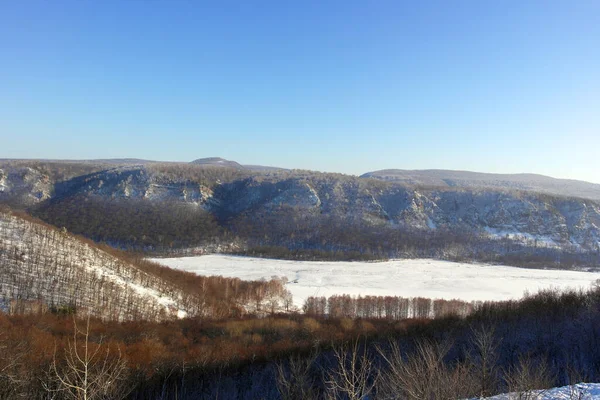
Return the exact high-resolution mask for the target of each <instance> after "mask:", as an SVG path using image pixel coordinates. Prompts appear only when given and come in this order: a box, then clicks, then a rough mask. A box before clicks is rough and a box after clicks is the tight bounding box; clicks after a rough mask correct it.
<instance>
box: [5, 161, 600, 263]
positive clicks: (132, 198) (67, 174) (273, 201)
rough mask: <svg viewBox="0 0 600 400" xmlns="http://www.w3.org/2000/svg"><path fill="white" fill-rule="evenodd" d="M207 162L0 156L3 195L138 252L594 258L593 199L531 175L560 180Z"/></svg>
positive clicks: (596, 225) (596, 206) (598, 243)
mask: <svg viewBox="0 0 600 400" xmlns="http://www.w3.org/2000/svg"><path fill="white" fill-rule="evenodd" d="M214 162H216V163H218V162H219V160H218V159H213V161H210V162H209V163H208V164H192V163H149V164H143V165H118V166H114V165H109V166H107V165H96V166H91V165H88V164H83V165H78V164H68V168H67V167H65V164H62V163H42V162H39V163H37V164H32V163H28V164H23V163H21V164H14V163H8V164H2V163H0V185H1V186H0V202H3V203H8V204H11V205H13V206H15V205H16V206H19V207H21V208H25V209H27V210H29V212H31V213H33V214H34V215H36V216H37V217H39V218H41V219H43V220H44V221H46V222H48V223H51V224H53V225H55V226H59V227H63V226H64V227H66V228H67V229H68V230H69V231H72V232H74V233H77V234H82V235H85V236H87V237H89V238H92V239H94V240H96V241H101V242H107V243H110V244H112V245H114V246H118V247H133V248H136V249H139V250H143V251H153V252H167V253H168V252H172V251H175V250H177V249H185V248H188V249H190V248H198V249H201V250H198V251H203V252H240V251H241V252H247V251H249V250H251V249H255V248H261V249H265V248H270V249H271V250H269V251H268V252H267V253H266V254H265V255H270V256H283V257H287V256H289V255H288V254H286V253H285V252H280V250H277V251H275V250H273V247H277V248H281V249H287V250H286V251H294V252H299V253H297V254H306V252H310V254H313V255H314V254H317V253H318V254H323V253H320V252H326V253H327V254H331V255H332V256H331V257H341V256H343V255H347V254H354V255H355V256H356V257H362V256H364V255H370V256H372V257H375V258H381V257H436V258H446V259H462V258H465V259H478V260H484V261H494V262H496V261H497V262H504V263H513V264H514V263H524V262H525V261H524V260H528V261H527V262H535V263H537V264H536V265H540V266H542V265H545V266H548V265H571V264H575V265H582V264H585V265H590V263H591V264H594V265H595V263H600V259H599V257H598V250H599V247H600V203H599V202H598V201H597V200H595V199H594V198H589V197H588V198H583V197H578V196H573V195H570V196H565V195H560V194H559V195H557V194H552V193H549V190H550V189H551V187H550V186H548V184H546V186H543V185H542V184H541V183H539V182H542V183H543V182H555V181H556V182H558V183H556V185H557V186H556V187H557V188H560V187H561V186H560V185H559V184H562V183H564V182H563V181H560V180H552V178H545V177H542V178H540V177H537V176H516V177H515V176H488V175H487V174H476V173H461V172H456V173H452V172H448V173H446V174H441V176H442V177H438V178H436V179H437V180H434V178H433V176H435V174H433V173H432V172H431V171H428V172H422V173H421V172H420V173H418V174H416V175H415V176H417V177H420V176H421V177H420V178H419V180H418V181H417V180H416V178H410V179H412V180H411V181H409V180H408V179H409V178H403V179H404V181H402V180H400V181H397V180H383V179H373V178H372V177H371V178H364V177H355V176H348V175H342V174H332V173H317V172H311V171H298V170H293V171H286V170H274V171H265V172H261V171H251V170H248V169H239V168H219V167H217V168H215V167H214V165H213V164H211V163H214ZM217 165H220V164H217ZM419 174H420V175H419ZM382 176H385V175H382ZM402 176H405V177H407V176H408V175H402ZM426 178H427V179H429V180H426ZM451 178H452V179H454V180H452V181H451V180H450V179H451ZM467 178H469V179H467ZM484 178H486V179H484ZM503 181H504V182H506V184H505V185H501V182H503ZM440 182H443V183H444V184H445V185H442V184H441V183H440ZM515 182H517V183H518V182H521V184H517V183H515ZM569 182H570V181H567V183H569ZM534 183H535V185H534ZM574 184H581V185H584V186H585V183H578V182H575V183H574ZM536 185H537V186H536ZM540 185H541V186H540ZM587 185H588V186H586V187H588V188H593V187H594V185H593V184H587ZM571 194H572V193H571ZM592 195H593V193H592ZM261 251H262V250H261ZM315 252H316V253H315ZM295 254H296V253H295ZM513 256H514V257H516V258H513ZM319 257H321V256H319ZM353 257H354V256H353ZM506 257H511V258H506Z"/></svg>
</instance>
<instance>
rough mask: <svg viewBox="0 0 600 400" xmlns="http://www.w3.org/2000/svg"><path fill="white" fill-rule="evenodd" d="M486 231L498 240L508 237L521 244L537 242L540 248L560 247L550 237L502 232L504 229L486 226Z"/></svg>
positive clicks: (511, 231) (510, 231)
mask: <svg viewBox="0 0 600 400" xmlns="http://www.w3.org/2000/svg"><path fill="white" fill-rule="evenodd" d="M484 230H485V231H486V232H487V233H488V234H489V235H490V236H493V237H496V238H498V239H502V238H505V237H508V238H509V239H512V240H517V241H521V242H526V241H529V242H535V241H537V245H538V246H540V247H555V248H558V247H560V246H559V245H558V244H557V243H556V241H555V240H554V239H552V237H550V236H544V235H532V234H530V233H526V232H519V231H515V230H502V229H497V228H490V227H489V226H486V227H485V228H484Z"/></svg>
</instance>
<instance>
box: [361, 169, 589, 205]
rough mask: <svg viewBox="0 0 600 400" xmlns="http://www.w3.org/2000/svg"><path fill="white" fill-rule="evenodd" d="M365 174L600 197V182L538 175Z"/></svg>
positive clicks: (438, 183) (449, 184) (422, 182)
mask: <svg viewBox="0 0 600 400" xmlns="http://www.w3.org/2000/svg"><path fill="white" fill-rule="evenodd" d="M362 177H363V178H376V179H380V180H384V181H388V182H398V183H403V184H407V185H414V186H429V187H440V188H444V187H459V188H496V189H503V190H506V189H513V190H524V191H533V192H539V193H549V194H555V195H559V196H569V197H581V198H584V199H593V200H600V185H599V184H595V183H590V182H584V181H577V180H570V179H556V178H551V177H549V176H544V175H536V174H488V173H479V172H469V171H449V170H437V169H432V170H401V169H384V170H380V171H374V172H367V173H366V174H363V175H362Z"/></svg>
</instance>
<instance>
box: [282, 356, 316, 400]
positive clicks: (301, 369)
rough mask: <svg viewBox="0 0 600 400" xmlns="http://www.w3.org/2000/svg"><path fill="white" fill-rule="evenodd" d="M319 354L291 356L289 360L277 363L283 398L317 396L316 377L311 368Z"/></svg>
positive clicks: (294, 398) (299, 398) (303, 399)
mask: <svg viewBox="0 0 600 400" xmlns="http://www.w3.org/2000/svg"><path fill="white" fill-rule="evenodd" d="M316 356H317V354H316V353H313V354H311V355H310V356H308V357H302V356H300V355H297V356H291V357H290V358H289V359H288V362H287V368H286V365H285V364H284V363H281V362H280V363H278V364H277V389H278V390H279V394H280V395H281V399H282V400H310V399H314V398H316V397H317V396H316V393H315V389H314V379H313V378H312V377H311V372H310V369H311V367H312V365H313V362H314V361H315V358H316Z"/></svg>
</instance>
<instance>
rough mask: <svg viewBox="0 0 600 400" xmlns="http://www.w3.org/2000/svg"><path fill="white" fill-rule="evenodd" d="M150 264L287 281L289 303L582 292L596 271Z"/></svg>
mask: <svg viewBox="0 0 600 400" xmlns="http://www.w3.org/2000/svg"><path fill="white" fill-rule="evenodd" d="M153 261H155V262H157V263H160V264H163V265H166V266H168V267H171V268H175V269H179V270H184V271H189V272H194V273H196V274H198V275H222V276H225V277H235V278H240V279H244V280H260V279H262V278H265V279H270V278H272V277H274V276H276V277H283V276H285V277H287V279H288V281H289V282H288V284H287V288H288V290H289V291H290V292H291V293H292V295H293V297H294V304H295V305H297V306H299V307H301V306H302V305H303V304H304V300H305V299H306V298H307V297H309V296H331V295H334V294H349V295H362V296H366V295H370V296H402V297H417V296H420V297H427V298H434V299H446V300H450V299H460V300H464V301H473V300H508V299H517V298H520V297H522V296H523V294H524V293H525V292H526V291H529V292H530V293H535V292H537V291H538V290H539V289H544V288H558V289H565V288H574V289H577V288H583V289H588V288H589V287H590V285H591V283H592V282H593V281H595V280H596V279H599V278H600V273H593V272H580V271H559V270H536V269H525V268H517V267H509V266H503V265H487V264H466V263H456V262H449V261H439V260H429V259H417V260H393V261H384V262H333V261H331V262H330V261H326V262H317V261H287V260H273V259H263V258H251V257H237V256H226V255H206V256H198V257H179V258H155V259H153Z"/></svg>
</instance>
